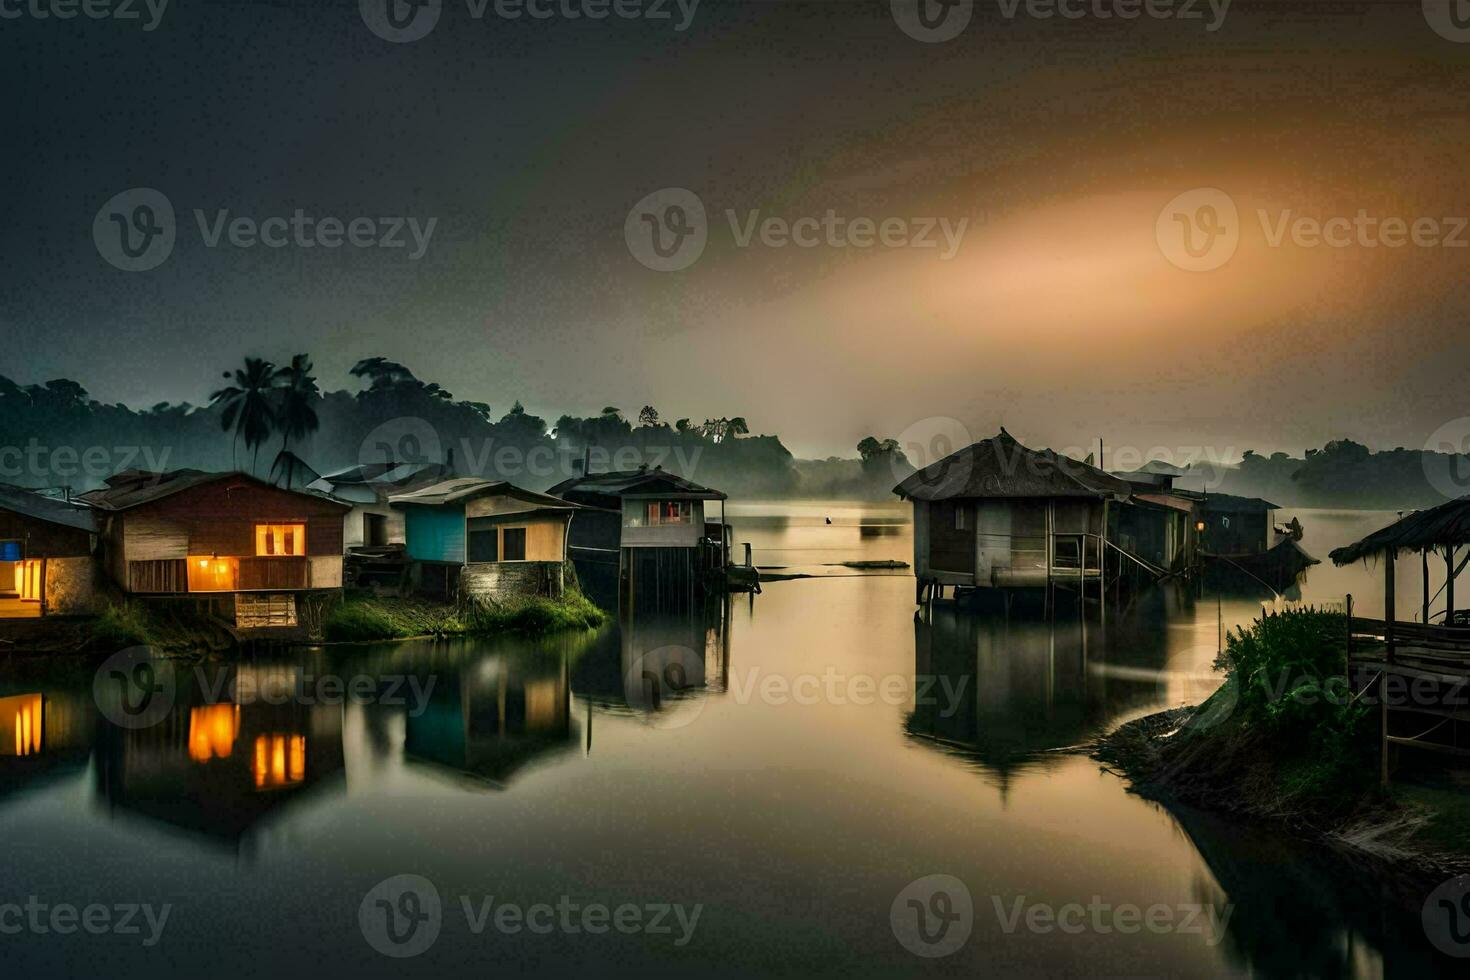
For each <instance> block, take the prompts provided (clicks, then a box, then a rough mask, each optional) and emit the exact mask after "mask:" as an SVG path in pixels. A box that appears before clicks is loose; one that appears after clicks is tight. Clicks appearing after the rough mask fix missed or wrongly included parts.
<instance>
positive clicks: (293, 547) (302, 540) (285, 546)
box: [255, 524, 306, 557]
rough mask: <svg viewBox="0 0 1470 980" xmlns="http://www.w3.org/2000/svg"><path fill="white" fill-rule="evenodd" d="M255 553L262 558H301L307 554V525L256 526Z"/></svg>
mask: <svg viewBox="0 0 1470 980" xmlns="http://www.w3.org/2000/svg"><path fill="white" fill-rule="evenodd" d="M255 553H256V554H257V555H259V556H261V557H272V556H282V557H290V556H297V557H299V556H301V555H304V554H306V525H305V524H257V525H255Z"/></svg>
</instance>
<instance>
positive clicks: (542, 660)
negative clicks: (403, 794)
mask: <svg viewBox="0 0 1470 980" xmlns="http://www.w3.org/2000/svg"><path fill="white" fill-rule="evenodd" d="M449 646H450V647H451V649H450V650H449V651H446V652H448V653H449V656H448V657H447V658H445V659H444V660H441V661H440V662H439V663H438V664H437V665H436V666H437V669H436V671H435V673H434V677H435V680H436V681H437V683H435V684H434V685H433V686H432V688H431V689H430V694H429V697H428V701H427V703H426V704H424V705H421V706H414V708H412V709H411V710H408V711H407V712H406V724H405V734H404V740H403V750H404V753H405V755H406V756H407V757H408V758H409V760H410V761H413V762H420V763H427V764H431V765H437V766H444V767H447V768H449V769H451V770H454V771H456V772H458V773H460V774H463V775H465V776H469V777H473V778H474V779H476V780H480V781H482V782H484V783H486V784H487V785H490V786H494V787H497V788H499V787H504V786H505V785H506V784H507V783H508V782H509V781H510V779H511V777H512V776H514V775H515V774H516V773H517V772H518V771H520V770H521V769H522V768H524V767H526V766H527V765H530V764H531V763H533V762H537V761H544V760H547V759H550V758H553V757H555V756H556V755H558V754H559V753H563V752H567V751H569V750H571V749H572V748H574V747H575V746H576V743H577V724H576V722H575V721H574V720H573V718H572V712H571V686H570V683H569V672H570V665H569V653H568V651H567V649H566V646H565V644H551V647H552V649H539V650H538V649H532V650H524V649H522V650H512V649H499V650H493V649H492V650H477V649H476V648H475V645H474V644H473V643H468V642H465V641H456V642H454V643H453V644H450V645H449ZM436 659H437V658H436ZM416 666H418V667H419V669H420V670H422V669H423V665H416Z"/></svg>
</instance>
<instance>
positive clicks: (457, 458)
mask: <svg viewBox="0 0 1470 980" xmlns="http://www.w3.org/2000/svg"><path fill="white" fill-rule="evenodd" d="M314 371H315V368H314V366H313V364H312V360H311V358H310V357H309V356H308V355H306V354H298V355H295V356H294V357H292V358H291V360H290V362H289V364H284V365H282V366H277V365H275V364H273V363H271V362H269V361H266V360H264V359H262V358H248V359H247V360H246V362H245V364H244V367H243V368H236V369H235V370H234V371H232V372H225V379H226V380H227V381H228V382H229V384H227V386H226V387H224V388H220V389H219V390H217V391H213V392H212V394H211V395H210V400H209V404H207V405H193V404H190V403H189V402H179V403H169V402H160V403H158V404H156V405H153V406H151V407H148V408H132V407H130V406H127V405H123V404H106V403H103V402H100V401H98V400H96V399H94V398H92V397H91V395H90V394H89V393H88V391H87V389H86V388H85V387H83V386H82V384H80V383H79V382H76V381H73V380H70V379H66V378H55V379H52V380H49V381H46V382H44V383H41V384H22V383H18V382H16V381H13V380H11V379H9V378H6V377H4V376H0V431H4V432H13V433H26V434H27V438H26V439H25V441H24V444H21V442H20V440H19V439H17V440H15V445H12V446H10V447H5V451H4V452H3V453H0V483H9V484H14V485H16V486H22V487H26V488H30V489H45V488H49V489H53V490H60V489H61V488H64V487H66V488H70V489H71V491H72V492H81V491H83V490H85V489H89V488H91V487H95V486H97V485H99V484H100V483H101V481H102V480H103V479H104V478H105V477H107V476H110V475H113V474H114V473H117V472H120V471H123V470H127V469H157V470H167V469H178V468H181V467H189V468H194V469H200V470H205V471H212V472H223V471H229V470H235V469H249V471H250V472H252V473H255V474H256V475H258V476H261V477H262V478H266V479H271V480H282V481H284V482H286V483H288V484H292V485H296V484H297V483H301V484H303V485H304V483H307V482H310V480H311V479H312V478H313V474H327V473H332V472H335V471H337V470H339V469H342V468H344V467H348V466H355V465H358V464H361V463H367V462H381V461H383V460H384V458H385V457H392V458H393V459H395V460H396V461H398V462H407V463H415V462H423V463H446V462H450V461H452V462H453V464H454V466H455V469H456V471H457V472H458V473H459V474H460V475H462V476H478V477H483V478H486V479H505V480H509V481H511V482H512V483H515V484H517V485H519V486H523V487H525V488H526V489H528V490H544V489H546V488H547V487H549V486H552V485H554V484H555V483H557V482H559V481H560V480H563V479H565V478H567V477H570V476H574V475H577V471H578V467H579V466H580V465H581V463H582V462H583V460H584V459H586V461H587V462H588V463H590V465H591V469H592V470H594V471H598V470H623V469H636V468H637V467H638V466H640V465H646V466H649V467H653V466H662V467H663V468H664V469H666V470H669V471H671V472H675V473H678V474H679V475H681V476H684V477H687V478H690V479H697V480H698V482H700V483H704V484H707V485H710V486H718V487H720V488H721V489H723V490H725V491H726V492H727V493H729V494H730V495H731V497H732V498H734V499H740V498H744V499H789V500H829V499H846V500H861V501H878V500H892V499H893V495H892V489H893V487H894V486H895V485H896V484H897V483H899V482H900V481H902V480H903V479H904V478H906V477H908V476H909V475H910V474H912V473H913V472H914V469H915V466H918V465H924V464H926V463H929V462H932V461H933V460H934V459H935V458H937V457H939V456H942V455H945V454H946V453H948V452H949V451H951V450H953V449H955V448H959V447H958V446H957V445H956V444H955V443H956V441H962V440H963V439H964V438H967V437H968V436H970V435H972V436H973V437H974V438H976V439H978V438H980V437H981V435H983V433H984V432H985V431H989V428H990V427H989V426H988V425H984V426H979V427H978V428H976V430H975V431H974V432H972V433H969V434H968V435H967V434H966V433H965V432H964V431H963V429H964V427H963V426H961V425H960V423H958V422H955V421H954V420H944V419H929V420H921V421H920V422H917V423H914V424H913V425H910V426H908V427H907V429H906V430H905V433H904V436H903V438H902V441H900V440H899V439H893V438H878V437H875V436H872V435H869V436H866V437H864V438H862V439H861V440H860V441H858V442H857V443H856V444H855V445H854V447H853V449H854V450H855V455H854V456H841V457H839V456H828V457H826V458H821V459H814V458H797V457H796V456H795V455H794V454H793V453H792V452H791V451H790V450H789V449H788V448H787V447H786V446H785V444H784V443H783V442H782V439H781V437H780V436H779V435H774V434H770V435H766V434H761V435H756V434H752V433H751V431H750V427H749V425H748V424H747V421H746V419H745V418H744V417H743V416H739V415H731V416H726V415H721V416H719V417H712V418H706V419H704V420H703V421H700V420H699V419H697V418H677V419H673V420H670V419H667V418H664V417H663V416H662V415H661V413H660V412H659V410H658V409H657V408H655V407H654V406H652V405H644V406H642V407H641V408H640V409H637V410H633V409H631V406H630V409H629V411H627V412H624V410H623V409H620V408H618V407H616V406H611V405H609V406H606V407H604V408H602V409H601V411H600V412H599V413H597V414H595V415H587V416H578V415H573V414H562V415H560V416H558V417H556V418H555V419H554V420H553V419H550V418H543V417H541V416H538V415H536V414H534V413H532V412H529V411H527V410H526V408H525V407H524V406H523V405H522V404H521V403H520V402H519V401H515V400H514V399H513V398H511V397H508V396H497V405H495V406H494V407H492V405H491V404H489V403H488V402H484V401H476V400H471V399H465V398H456V397H455V396H454V395H453V394H452V393H451V392H449V391H447V390H445V389H444V388H443V387H442V386H441V385H439V384H437V383H435V382H431V381H424V380H421V379H419V378H418V377H417V376H415V374H414V373H413V371H412V370H410V369H409V368H408V367H407V366H405V365H403V364H400V363H398V362H396V361H390V360H388V359H387V358H383V357H369V358H364V359H362V360H360V361H358V362H357V363H356V364H355V365H354V366H353V367H352V369H351V370H350V371H349V375H350V376H351V377H352V378H353V379H355V381H356V382H357V383H358V384H359V385H360V388H359V390H357V391H349V390H345V389H339V390H323V389H322V388H321V387H320V386H319V384H318V379H317V377H316V376H315V374H314ZM219 378H220V376H219V374H218V373H217V372H215V371H202V372H201V374H200V377H199V381H200V383H201V390H208V388H214V387H217V386H218V383H219ZM206 386H208V388H206ZM476 394H477V395H478V394H479V393H476ZM506 402H510V403H511V404H510V405H509V407H508V408H506V407H505V403H506ZM594 404H595V403H594ZM926 423H934V426H933V431H930V430H929V427H927V426H926ZM941 423H944V424H941ZM976 424H977V425H978V423H976ZM222 434H224V435H225V436H227V437H223V438H222ZM1088 438H1089V439H1090V438H1091V436H1090V435H1089V437H1088ZM1110 445H1111V446H1112V447H1113V448H1112V449H1111V451H1110V452H1109V454H1108V455H1107V456H1106V457H1105V458H1104V460H1103V461H1102V462H1103V464H1104V466H1105V468H1108V469H1116V470H1131V469H1136V468H1137V467H1140V466H1142V465H1143V464H1145V463H1146V462H1149V458H1150V457H1152V458H1155V459H1160V460H1161V461H1163V462H1166V463H1171V464H1174V465H1177V466H1180V467H1182V468H1184V470H1185V475H1184V476H1183V477H1182V478H1181V481H1182V482H1181V483H1180V485H1181V486H1186V487H1190V488H1195V487H1197V486H1203V488H1204V489H1207V490H1209V491H1211V492H1221V493H1233V494H1238V495H1241V496H1252V497H1263V498H1266V499H1269V500H1273V501H1275V502H1276V503H1278V504H1280V505H1282V506H1284V507H1327V508H1343V507H1346V508H1358V509H1380V510H1382V509H1387V510H1394V509H1401V508H1405V507H1418V506H1430V505H1433V504H1438V503H1441V502H1443V500H1444V493H1443V492H1442V489H1443V488H1445V487H1451V488H1459V487H1462V486H1463V480H1461V479H1459V477H1458V474H1459V473H1461V472H1462V471H1463V470H1464V468H1465V467H1466V466H1467V465H1470V457H1467V456H1466V455H1463V454H1461V455H1454V454H1450V453H1445V452H1438V451H1434V450H1432V449H1428V448H1425V449H1404V448H1398V449H1392V450H1384V451H1379V452H1374V451H1372V450H1370V449H1369V448H1368V447H1367V446H1364V445H1362V444H1360V443H1357V442H1354V441H1353V440H1351V439H1336V440H1333V441H1331V442H1328V443H1327V444H1326V445H1324V446H1323V447H1322V448H1321V449H1305V450H1304V452H1303V454H1302V455H1301V456H1299V457H1298V456H1292V455H1289V454H1287V453H1284V452H1276V453H1272V454H1270V455H1269V456H1268V455H1262V454H1259V453H1256V452H1255V451H1253V450H1250V449H1244V450H1243V451H1241V452H1239V453H1236V451H1235V450H1234V449H1229V450H1224V449H1220V451H1218V452H1217V451H1215V449H1216V448H1218V447H1204V448H1203V449H1201V448H1199V447H1194V448H1178V449H1174V450H1171V449H1169V447H1166V446H1161V447H1156V448H1151V449H1149V450H1147V452H1144V451H1142V450H1141V449H1138V448H1136V447H1128V446H1126V445H1123V444H1120V443H1117V441H1116V440H1114V441H1112V442H1110ZM1438 448H1440V449H1444V448H1450V447H1438ZM1074 451H1076V450H1074ZM1170 456H1172V457H1174V458H1169V457H1170ZM1237 456H1238V459H1237ZM1225 457H1228V458H1225Z"/></svg>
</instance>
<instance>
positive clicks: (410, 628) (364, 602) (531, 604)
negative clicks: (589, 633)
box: [323, 591, 606, 643]
mask: <svg viewBox="0 0 1470 980" xmlns="http://www.w3.org/2000/svg"><path fill="white" fill-rule="evenodd" d="M605 619H606V613H604V612H603V611H602V610H601V609H599V608H598V607H597V606H596V605H594V604H593V603H592V601H591V600H589V599H588V598H587V597H586V596H584V595H582V593H580V592H577V591H568V592H567V593H566V594H565V595H563V596H562V597H561V598H560V599H546V598H542V597H539V596H537V597H527V598H517V599H506V600H502V601H499V602H496V603H493V604H488V603H487V604H481V603H473V604H468V605H465V606H450V605H444V604H441V603H434V602H429V601H427V600H424V599H402V598H396V597H384V596H367V595H360V596H350V597H348V598H347V599H346V600H345V601H344V602H343V603H342V604H341V605H340V606H338V607H337V608H336V609H335V610H333V611H332V613H331V614H330V615H329V616H328V617H327V619H326V622H325V624H324V625H323V635H324V637H325V639H326V640H327V641H328V642H332V643H361V642H367V641H373V640H403V639H408V638H410V637H415V636H477V635H489V634H493V633H507V632H516V633H524V634H528V635H532V636H539V635H543V634H546V633H553V632H556V631H559V630H566V629H591V628H595V627H597V626H601V625H602V623H603V621H604V620H605Z"/></svg>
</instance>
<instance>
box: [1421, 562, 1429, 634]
mask: <svg viewBox="0 0 1470 980" xmlns="http://www.w3.org/2000/svg"><path fill="white" fill-rule="evenodd" d="M1420 556H1421V557H1422V558H1423V559H1424V618H1423V619H1422V620H1420V622H1422V623H1423V624H1424V625H1425V626H1428V625H1429V549H1428V548H1425V549H1424V550H1423V551H1422V552H1421V553H1420Z"/></svg>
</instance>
